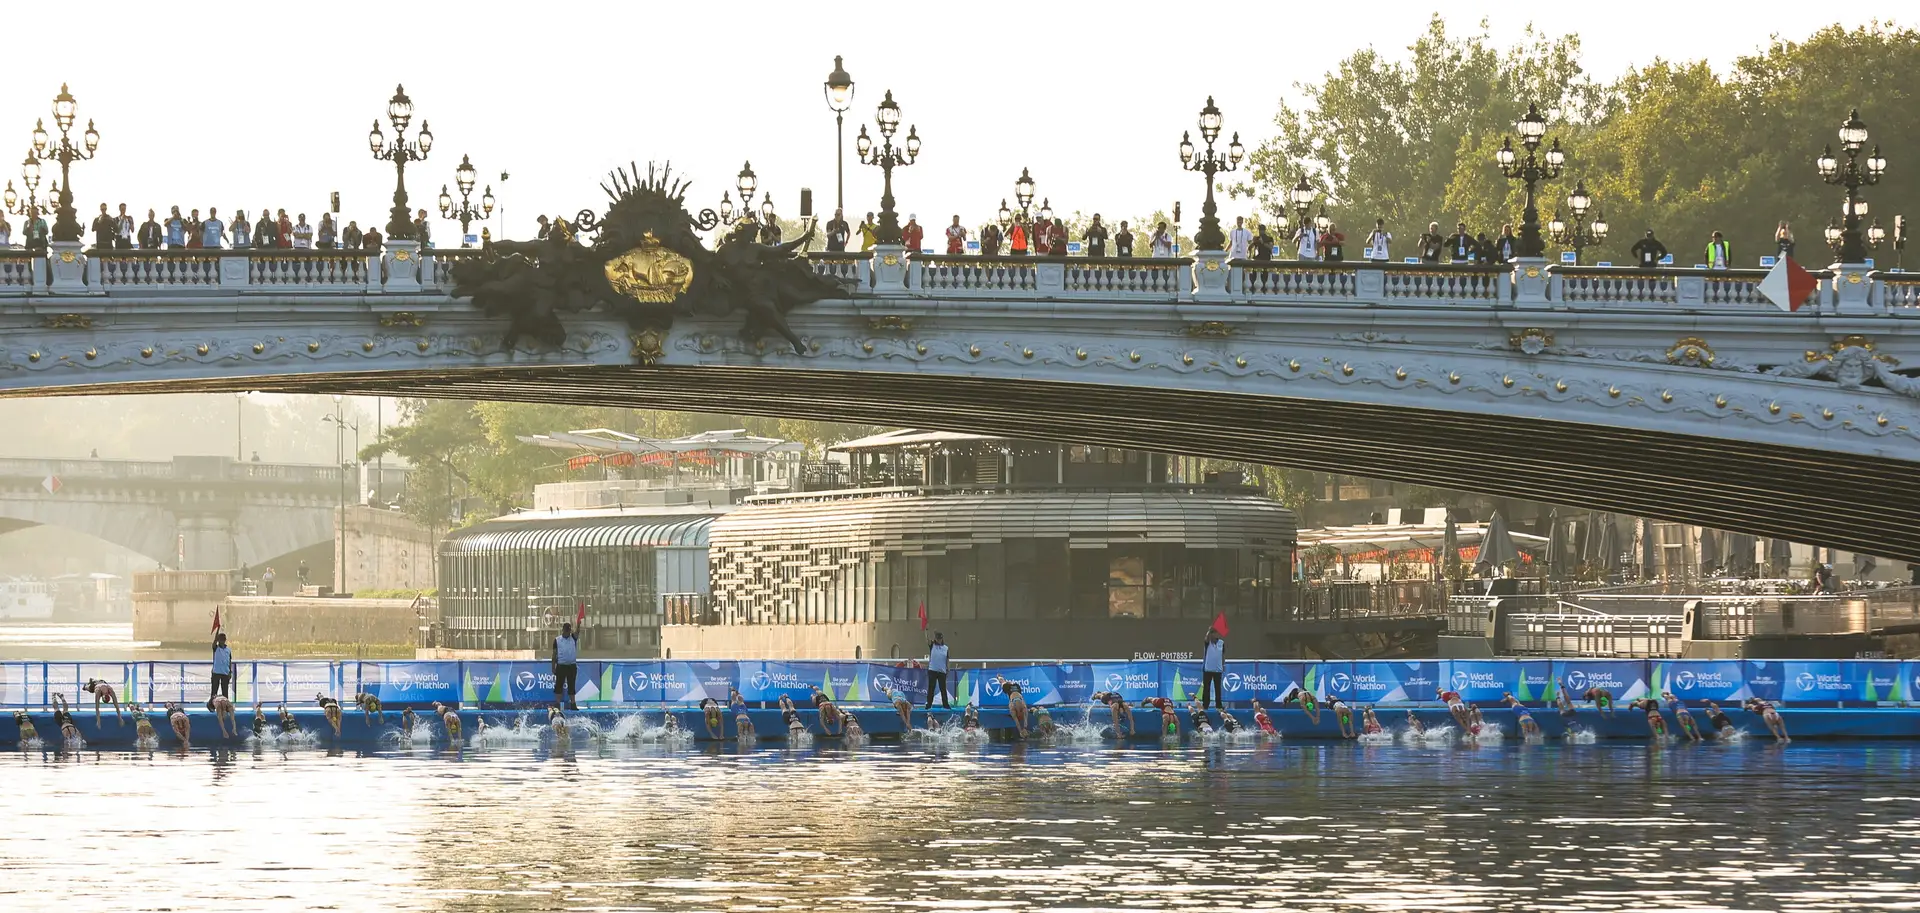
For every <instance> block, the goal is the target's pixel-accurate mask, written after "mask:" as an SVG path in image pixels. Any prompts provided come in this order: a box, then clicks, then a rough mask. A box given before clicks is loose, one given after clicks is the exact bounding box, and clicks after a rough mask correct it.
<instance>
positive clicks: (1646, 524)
mask: <svg viewBox="0 0 1920 913" xmlns="http://www.w3.org/2000/svg"><path fill="white" fill-rule="evenodd" d="M1659 547H1660V546H1659V543H1657V542H1654V541H1653V521H1652V520H1649V519H1647V518H1646V517H1641V518H1640V579H1642V580H1652V579H1653V578H1654V577H1655V575H1656V568H1655V565H1656V564H1658V563H1659V561H1660V554H1659Z"/></svg>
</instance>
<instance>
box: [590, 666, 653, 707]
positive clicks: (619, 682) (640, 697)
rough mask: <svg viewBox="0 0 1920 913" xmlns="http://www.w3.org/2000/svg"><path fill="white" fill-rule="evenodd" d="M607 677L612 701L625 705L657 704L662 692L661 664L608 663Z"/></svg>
mask: <svg viewBox="0 0 1920 913" xmlns="http://www.w3.org/2000/svg"><path fill="white" fill-rule="evenodd" d="M607 669H608V671H607V672H606V673H603V674H605V675H607V677H608V682H609V684H610V686H611V688H610V693H611V698H610V699H611V700H613V701H615V702H618V703H625V704H640V703H646V704H657V703H660V701H661V697H660V695H661V694H662V692H661V690H660V662H659V661H657V660H653V661H648V660H642V661H640V662H632V663H608V664H607Z"/></svg>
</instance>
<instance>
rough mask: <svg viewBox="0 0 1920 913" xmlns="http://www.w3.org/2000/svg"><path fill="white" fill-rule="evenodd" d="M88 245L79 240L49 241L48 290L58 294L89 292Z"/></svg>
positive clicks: (82, 293)
mask: <svg viewBox="0 0 1920 913" xmlns="http://www.w3.org/2000/svg"><path fill="white" fill-rule="evenodd" d="M85 249H86V245H85V244H83V243H81V242H79V241H49V242H47V272H48V273H50V274H51V275H50V277H49V279H48V282H47V289H48V291H51V292H53V293H54V294H56V295H84V294H86V293H87V255H86V254H84V253H81V251H83V250H85Z"/></svg>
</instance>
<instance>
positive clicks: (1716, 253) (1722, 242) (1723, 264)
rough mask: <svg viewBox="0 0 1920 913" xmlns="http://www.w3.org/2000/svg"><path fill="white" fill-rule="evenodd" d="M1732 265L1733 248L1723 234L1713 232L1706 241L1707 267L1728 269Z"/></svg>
mask: <svg viewBox="0 0 1920 913" xmlns="http://www.w3.org/2000/svg"><path fill="white" fill-rule="evenodd" d="M1732 266H1733V248H1732V247H1731V246H1729V245H1728V244H1727V239H1726V238H1725V236H1723V235H1721V234H1720V233H1719V232H1717V231H1716V232H1714V233H1713V238H1712V240H1709V241H1708V242H1707V269H1728V268H1731V267H1732Z"/></svg>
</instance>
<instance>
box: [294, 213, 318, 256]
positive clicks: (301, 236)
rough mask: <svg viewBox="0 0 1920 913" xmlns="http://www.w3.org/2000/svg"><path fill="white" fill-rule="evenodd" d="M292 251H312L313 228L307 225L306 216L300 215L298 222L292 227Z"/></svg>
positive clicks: (304, 214)
mask: <svg viewBox="0 0 1920 913" xmlns="http://www.w3.org/2000/svg"><path fill="white" fill-rule="evenodd" d="M293 249H294V250H311V249H313V226H311V225H308V224H307V214H306V213H304V212H303V213H301V214H300V221H298V222H295V223H294V225H293Z"/></svg>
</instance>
